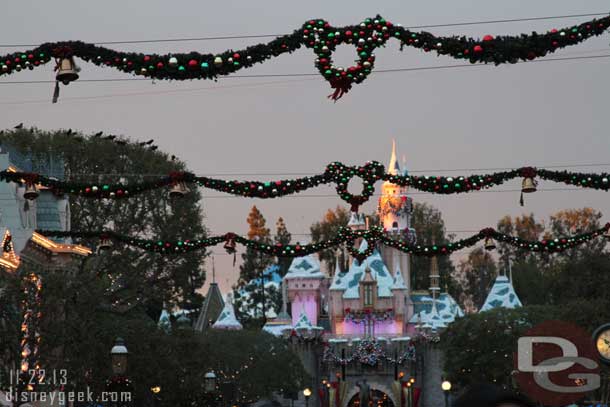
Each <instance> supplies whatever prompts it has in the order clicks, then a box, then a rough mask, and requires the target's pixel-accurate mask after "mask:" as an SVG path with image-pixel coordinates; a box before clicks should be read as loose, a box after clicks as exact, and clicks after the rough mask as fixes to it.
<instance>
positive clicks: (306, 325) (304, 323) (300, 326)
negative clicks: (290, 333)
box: [293, 312, 324, 331]
mask: <svg viewBox="0 0 610 407" xmlns="http://www.w3.org/2000/svg"><path fill="white" fill-rule="evenodd" d="M293 328H294V329H295V330H297V331H299V330H308V331H311V330H322V329H324V328H322V327H320V326H313V325H312V324H311V321H310V320H309V318H307V314H305V313H304V312H301V315H300V316H299V319H298V321H297V323H296V324H294V327H293Z"/></svg>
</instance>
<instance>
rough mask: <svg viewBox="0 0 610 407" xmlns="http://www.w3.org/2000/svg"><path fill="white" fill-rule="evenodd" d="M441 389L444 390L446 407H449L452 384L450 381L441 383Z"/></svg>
mask: <svg viewBox="0 0 610 407" xmlns="http://www.w3.org/2000/svg"><path fill="white" fill-rule="evenodd" d="M441 389H443V393H445V407H449V392H450V391H451V382H450V381H449V380H444V381H443V382H442V383H441Z"/></svg>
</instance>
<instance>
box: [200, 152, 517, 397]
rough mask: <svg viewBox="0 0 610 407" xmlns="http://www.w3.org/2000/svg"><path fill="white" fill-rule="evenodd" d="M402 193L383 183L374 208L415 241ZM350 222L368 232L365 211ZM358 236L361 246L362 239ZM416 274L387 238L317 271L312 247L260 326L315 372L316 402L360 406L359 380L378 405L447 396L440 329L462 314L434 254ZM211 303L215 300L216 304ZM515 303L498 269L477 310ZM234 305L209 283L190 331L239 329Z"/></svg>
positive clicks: (394, 234)
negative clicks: (414, 277)
mask: <svg viewBox="0 0 610 407" xmlns="http://www.w3.org/2000/svg"><path fill="white" fill-rule="evenodd" d="M388 171H389V173H391V174H393V175H406V174H407V171H406V170H405V169H401V166H400V164H399V163H398V160H397V158H396V146H395V144H393V145H392V153H391V157H390V163H389V166H388ZM407 193H408V189H407V187H402V186H398V185H394V184H391V183H390V182H385V183H384V184H383V187H382V193H381V196H380V198H379V202H378V203H379V204H378V216H379V222H380V225H381V226H382V227H383V230H384V233H386V234H387V235H388V236H389V237H391V238H393V239H401V240H406V241H409V242H411V243H414V242H416V240H417V236H416V232H415V229H413V227H412V225H411V214H412V212H413V201H412V198H411V197H409V196H408V195H407ZM347 226H348V227H349V228H351V229H353V230H364V229H367V228H368V226H369V225H368V220H367V219H365V217H364V216H363V215H362V214H359V213H354V212H352V213H351V216H350V219H349V222H348V224H347ZM355 244H356V245H357V246H360V249H361V250H364V249H365V248H366V247H367V244H368V243H367V242H366V241H365V240H360V241H356V242H355ZM416 272H418V273H422V272H423V273H428V278H429V282H430V284H429V287H428V289H427V290H421V291H416V290H414V289H413V287H411V286H410V282H411V261H410V256H409V254H405V253H402V252H400V251H398V250H396V249H394V248H392V247H389V246H384V245H380V246H379V247H376V248H375V250H374V251H373V253H372V254H371V255H370V256H369V257H368V258H366V259H365V260H363V261H362V262H358V261H357V260H353V261H352V262H351V263H350V264H349V267H348V268H347V270H345V271H343V270H341V269H340V267H339V265H338V264H337V265H336V267H335V270H334V272H333V271H332V270H329V271H323V270H322V268H321V266H320V262H319V261H318V259H317V258H316V257H315V256H313V255H309V256H305V257H298V258H295V259H294V260H293V261H292V263H291V265H290V268H289V270H288V272H287V274H286V275H285V276H284V278H283V281H282V284H281V286H282V293H283V306H282V310H281V312H280V313H279V314H278V315H277V317H276V318H274V319H272V320H271V321H269V322H267V324H266V325H265V326H264V328H263V329H264V330H265V331H266V332H268V333H271V334H273V335H276V336H280V337H284V338H286V340H288V341H290V343H291V344H292V347H293V349H294V350H295V351H296V353H297V354H298V355H299V357H300V358H301V361H302V363H303V365H304V367H305V368H306V370H307V371H308V373H309V374H310V375H311V376H312V377H313V381H312V385H311V387H312V388H314V389H317V390H318V391H313V393H312V397H313V398H314V402H315V403H319V404H314V405H322V406H325V407H357V406H359V405H360V393H361V389H362V388H363V387H362V386H364V388H368V389H369V390H370V391H368V393H369V394H370V396H371V397H372V401H373V403H374V404H373V405H376V406H386V407H405V406H408V407H417V406H419V407H436V406H438V405H442V404H443V397H444V395H443V393H442V390H441V387H440V383H441V381H442V372H443V367H442V360H443V357H442V353H441V352H440V350H439V349H438V348H437V346H436V343H437V342H438V340H439V336H438V333H439V331H441V330H442V329H444V328H446V327H447V326H448V325H449V324H451V323H452V322H453V321H455V319H456V318H459V317H462V316H463V315H464V312H463V311H462V309H461V308H460V306H459V305H458V304H457V302H456V301H455V300H454V298H453V297H452V296H451V295H450V294H449V293H448V292H446V290H445V292H443V291H442V290H441V281H440V273H439V270H438V262H437V259H436V257H432V258H431V262H430V268H429V270H417V271H416ZM208 303H209V304H216V305H215V307H213V308H214V311H213V312H212V311H211V309H212V306H211V305H210V306H206V304H208ZM520 306H521V302H520V301H519V298H518V296H517V294H516V293H515V291H514V288H513V286H512V283H511V282H510V280H509V279H508V278H507V277H506V276H498V277H497V279H496V281H495V283H494V284H493V286H492V288H491V290H490V293H489V295H488V297H487V299H486V301H485V303H484V304H483V306H482V308H481V310H480V311H481V312H484V311H487V310H490V309H493V308H497V307H504V308H515V307H520ZM232 307H233V306H232V304H231V301H230V300H229V301H226V302H223V299H222V296H221V294H220V291H219V290H218V287H217V285H216V284H212V285H211V286H210V290H209V292H208V295H207V298H206V303H205V304H204V306H203V307H202V310H201V313H200V316H199V319H198V321H197V324H196V329H197V330H199V331H203V330H205V329H206V327H210V328H213V329H214V328H215V329H240V325H239V322H238V321H237V320H236V319H235V314H234V311H233V308H232ZM221 309H223V311H222V313H221V312H220V310H221ZM289 310H290V313H289V312H288V311H289ZM202 321H206V324H205V326H202ZM214 321H216V322H215V323H214ZM301 398H302V397H301Z"/></svg>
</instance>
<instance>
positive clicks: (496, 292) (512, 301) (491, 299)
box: [480, 275, 522, 312]
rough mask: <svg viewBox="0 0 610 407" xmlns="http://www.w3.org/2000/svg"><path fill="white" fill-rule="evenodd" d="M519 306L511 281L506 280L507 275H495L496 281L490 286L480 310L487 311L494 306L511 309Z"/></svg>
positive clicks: (519, 301)
mask: <svg viewBox="0 0 610 407" xmlns="http://www.w3.org/2000/svg"><path fill="white" fill-rule="evenodd" d="M521 306H522V304H521V300H519V297H518V296H517V293H516V292H515V287H513V284H512V282H510V281H509V280H508V277H506V276H503V275H500V276H498V277H496V281H495V282H494V285H493V286H492V287H491V291H490V292H489V295H487V298H486V299H485V303H484V304H483V306H482V307H481V311H480V312H483V311H489V310H491V309H494V308H508V309H513V308H519V307H521Z"/></svg>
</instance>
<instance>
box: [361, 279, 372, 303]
mask: <svg viewBox="0 0 610 407" xmlns="http://www.w3.org/2000/svg"><path fill="white" fill-rule="evenodd" d="M362 288H363V291H364V299H363V305H364V307H372V306H373V285H372V284H366V285H364V287H362Z"/></svg>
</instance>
